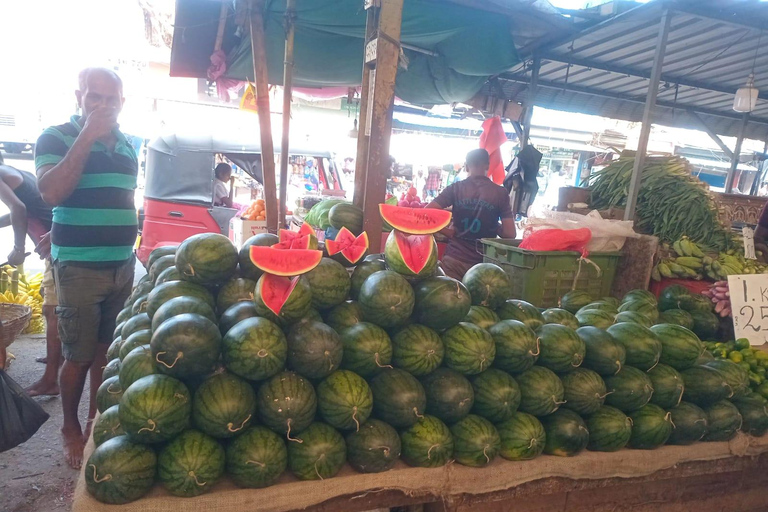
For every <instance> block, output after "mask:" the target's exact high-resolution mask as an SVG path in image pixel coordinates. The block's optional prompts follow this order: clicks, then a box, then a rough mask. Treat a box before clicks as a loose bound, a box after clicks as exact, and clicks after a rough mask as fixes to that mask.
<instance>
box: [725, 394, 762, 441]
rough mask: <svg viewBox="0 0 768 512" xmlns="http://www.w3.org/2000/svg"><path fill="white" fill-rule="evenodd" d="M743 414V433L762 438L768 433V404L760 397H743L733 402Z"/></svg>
mask: <svg viewBox="0 0 768 512" xmlns="http://www.w3.org/2000/svg"><path fill="white" fill-rule="evenodd" d="M733 405H735V406H736V408H737V409H738V410H739V414H741V418H742V424H741V431H742V432H744V433H746V434H749V435H751V436H756V437H760V436H762V435H763V434H765V432H766V431H768V404H766V401H765V399H763V398H762V397H761V396H759V395H752V396H743V397H741V398H738V399H735V400H733Z"/></svg>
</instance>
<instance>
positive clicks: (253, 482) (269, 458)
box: [226, 426, 288, 488]
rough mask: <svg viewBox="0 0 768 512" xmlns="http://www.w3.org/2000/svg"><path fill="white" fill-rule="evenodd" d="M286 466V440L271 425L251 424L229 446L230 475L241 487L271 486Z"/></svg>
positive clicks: (227, 455)
mask: <svg viewBox="0 0 768 512" xmlns="http://www.w3.org/2000/svg"><path fill="white" fill-rule="evenodd" d="M286 467H288V450H287V449H286V448H285V441H283V439H282V438H281V437H280V436H278V435H277V434H275V433H274V432H272V431H271V430H269V429H268V428H265V427H261V426H255V427H248V428H247V429H245V431H244V432H243V433H242V434H240V435H239V436H237V437H236V438H234V439H233V440H232V441H231V442H230V443H229V445H228V446H227V453H226V470H227V475H229V477H230V478H231V479H232V481H233V482H235V484H237V485H239V486H240V487H250V488H261V487H267V486H270V485H272V484H274V483H275V482H276V481H277V479H278V478H279V477H280V475H281V474H282V473H283V471H285V469H286Z"/></svg>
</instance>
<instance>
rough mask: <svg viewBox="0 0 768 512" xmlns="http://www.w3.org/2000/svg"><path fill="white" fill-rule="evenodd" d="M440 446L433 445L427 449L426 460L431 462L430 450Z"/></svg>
mask: <svg viewBox="0 0 768 512" xmlns="http://www.w3.org/2000/svg"><path fill="white" fill-rule="evenodd" d="M438 446H440V445H439V444H433V445H432V446H430V447H429V450H427V460H432V448H436V447H438Z"/></svg>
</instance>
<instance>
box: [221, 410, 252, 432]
mask: <svg viewBox="0 0 768 512" xmlns="http://www.w3.org/2000/svg"><path fill="white" fill-rule="evenodd" d="M250 419H251V415H250V414H249V415H248V417H247V418H245V419H244V420H243V422H242V423H241V424H240V426H239V427H237V428H234V429H233V428H232V423H231V422H230V423H227V430H229V431H230V432H237V431H238V430H242V429H243V427H244V426H245V424H246V423H248V420H250Z"/></svg>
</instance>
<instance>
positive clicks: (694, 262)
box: [675, 256, 704, 270]
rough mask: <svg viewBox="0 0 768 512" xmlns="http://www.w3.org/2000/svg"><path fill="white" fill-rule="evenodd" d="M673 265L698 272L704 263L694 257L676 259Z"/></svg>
mask: <svg viewBox="0 0 768 512" xmlns="http://www.w3.org/2000/svg"><path fill="white" fill-rule="evenodd" d="M675 263H677V264H678V265H682V266H684V267H688V268H692V269H694V270H700V269H702V268H704V263H703V262H702V261H701V258H696V257H694V256H683V257H680V258H676V259H675Z"/></svg>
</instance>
